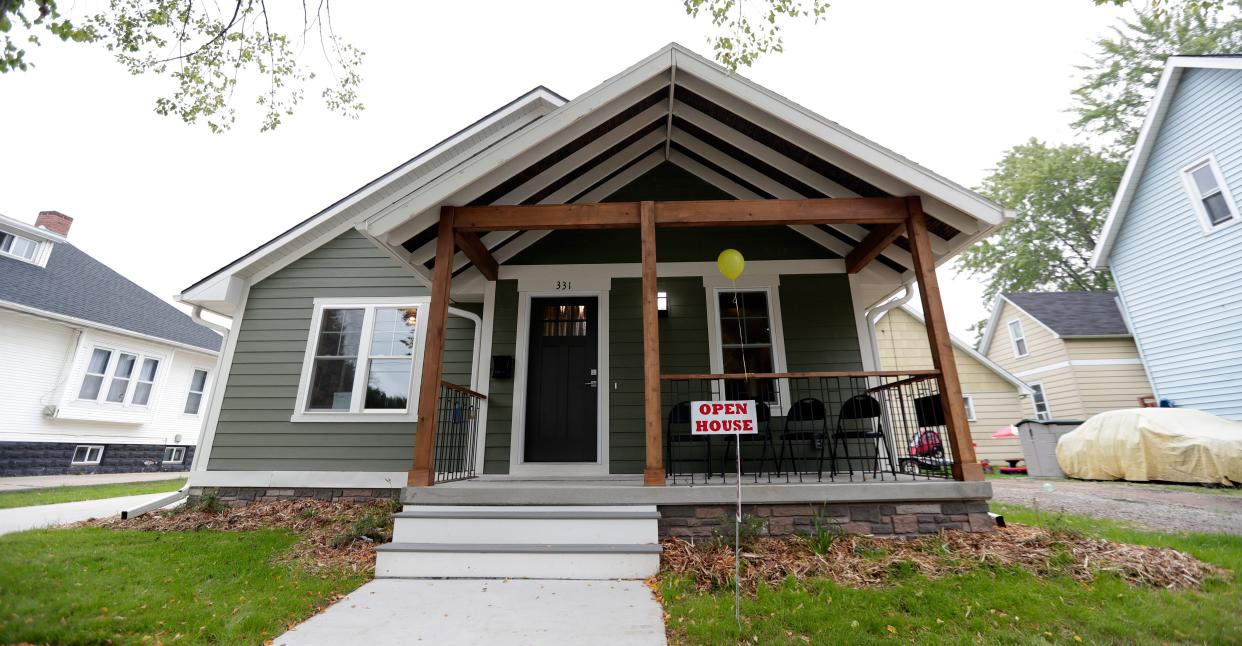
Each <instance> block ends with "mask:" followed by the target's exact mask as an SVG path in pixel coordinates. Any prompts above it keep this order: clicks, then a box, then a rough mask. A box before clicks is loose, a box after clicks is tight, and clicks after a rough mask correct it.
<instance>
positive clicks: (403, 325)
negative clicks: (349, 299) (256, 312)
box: [191, 302, 421, 421]
mask: <svg viewBox="0 0 1242 646" xmlns="http://www.w3.org/2000/svg"><path fill="white" fill-rule="evenodd" d="M420 309H421V304H419V303H407V302H394V303H392V304H387V303H366V304H362V303H359V304H354V303H349V304H339V305H338V304H335V303H324V304H319V305H317V306H316V310H315V315H314V317H313V320H314V321H315V323H314V327H313V328H312V334H311V337H310V338H311V341H310V343H308V344H307V345H308V347H307V352H308V355H307V361H306V366H305V367H304V369H303V376H302V380H301V385H300V387H299V394H298V397H299V401H300V402H302V404H301V407H300V410H301V411H304V412H305V413H304V414H305V417H303V416H302V415H298V414H295V415H294V419H295V420H299V421H307V419H308V418H310V417H315V416H319V417H320V418H323V415H324V414H331V413H338V414H341V413H344V414H365V413H406V412H409V411H410V410H411V401H412V395H413V389H414V387H415V384H414V369H415V365H416V361H415V359H416V357H417V355H418V354H419V353H418V351H417V348H418V347H419V343H418V332H419V325H418V321H419V314H420ZM191 392H193V391H191Z"/></svg>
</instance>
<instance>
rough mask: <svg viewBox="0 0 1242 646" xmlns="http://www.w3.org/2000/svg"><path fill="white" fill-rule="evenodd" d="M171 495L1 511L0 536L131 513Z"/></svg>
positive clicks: (103, 499) (164, 494) (124, 497)
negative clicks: (126, 510) (124, 511)
mask: <svg viewBox="0 0 1242 646" xmlns="http://www.w3.org/2000/svg"><path fill="white" fill-rule="evenodd" d="M170 494H171V492H165V493H148V494H143V495H141V496H122V497H120V498H102V499H100V500H83V501H80V502H62V503H58V504H55V505H36V506H34V507H17V508H15V509H0V534H8V533H10V532H20V531H25V530H27V529H37V528H40V527H48V526H51V525H64V524H66V523H76V522H78V521H82V520H88V519H91V518H103V517H104V516H113V515H117V514H120V513H121V510H122V509H131V508H133V507H137V506H139V505H143V504H146V503H148V502H153V501H156V500H159V499H160V498H163V497H165V496H168V495H170Z"/></svg>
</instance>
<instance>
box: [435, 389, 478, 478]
mask: <svg viewBox="0 0 1242 646" xmlns="http://www.w3.org/2000/svg"><path fill="white" fill-rule="evenodd" d="M486 401H487V396H486V395H483V394H481V393H477V392H475V391H473V390H470V389H469V388H465V387H462V386H458V385H457V384H452V383H449V382H447V381H441V382H440V404H439V415H438V416H437V419H438V422H437V428H436V447H435V462H434V464H435V471H436V482H437V483H439V482H453V481H454V480H468V479H470V478H474V477H477V476H478V473H477V471H476V469H475V460H476V457H477V456H478V439H479V412H480V410H481V409H482V407H483V406H484V405H485V402H486Z"/></svg>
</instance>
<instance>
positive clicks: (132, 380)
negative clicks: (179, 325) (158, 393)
mask: <svg viewBox="0 0 1242 646" xmlns="http://www.w3.org/2000/svg"><path fill="white" fill-rule="evenodd" d="M159 366H160V359H159V358H158V357H148V356H144V355H142V354H139V353H137V352H121V351H113V350H110V349H108V348H92V349H91V358H90V359H89V360H88V362H87V364H86V369H85V371H84V374H83V375H82V384H81V386H79V388H78V399H79V400H84V401H95V402H97V401H99V400H100V397H101V396H102V397H103V401H104V403H110V404H122V405H127V406H128V405H132V406H147V405H148V404H149V403H150V402H151V395H152V393H153V391H154V390H155V379H156V376H157V375H158V374H159Z"/></svg>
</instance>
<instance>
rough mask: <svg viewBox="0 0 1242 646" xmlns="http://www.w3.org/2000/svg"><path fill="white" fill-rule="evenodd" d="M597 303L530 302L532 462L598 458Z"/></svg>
mask: <svg viewBox="0 0 1242 646" xmlns="http://www.w3.org/2000/svg"><path fill="white" fill-rule="evenodd" d="M597 305H598V301H597V300H596V299H595V298H594V297H580V296H575V297H565V298H532V299H531V301H530V353H529V360H528V363H529V364H530V365H529V368H528V371H529V372H528V373H527V380H526V383H527V386H526V440H525V453H526V455H525V457H524V459H525V461H526V462H594V461H595V460H596V448H597V447H596V443H597V442H596V419H595V414H596V402H597V399H596V390H597V388H599V376H598V373H597V368H598V364H597V363H596V359H597V354H598V345H597V340H598V338H599V336H598V335H599V331H598V329H597V327H596V322H597Z"/></svg>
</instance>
